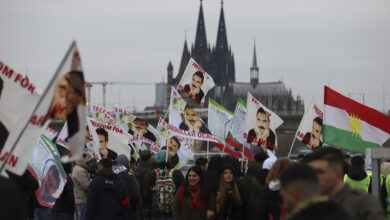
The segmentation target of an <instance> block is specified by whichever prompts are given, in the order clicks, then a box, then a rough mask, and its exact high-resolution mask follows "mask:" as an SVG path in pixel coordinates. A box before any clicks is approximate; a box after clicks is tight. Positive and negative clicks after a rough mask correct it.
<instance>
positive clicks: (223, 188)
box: [208, 165, 247, 219]
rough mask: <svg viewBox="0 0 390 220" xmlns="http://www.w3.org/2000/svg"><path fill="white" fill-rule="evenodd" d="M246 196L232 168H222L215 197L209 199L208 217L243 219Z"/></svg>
mask: <svg viewBox="0 0 390 220" xmlns="http://www.w3.org/2000/svg"><path fill="white" fill-rule="evenodd" d="M246 199H247V196H246V194H245V192H244V189H243V187H242V186H241V184H240V183H239V182H238V181H237V179H236V174H235V173H234V169H233V167H231V166H229V165H227V166H224V168H223V169H222V171H221V173H220V175H219V182H218V189H217V192H216V196H213V198H211V199H210V203H211V204H210V207H212V209H211V210H209V211H208V217H209V218H212V217H213V218H214V217H215V219H245V205H246Z"/></svg>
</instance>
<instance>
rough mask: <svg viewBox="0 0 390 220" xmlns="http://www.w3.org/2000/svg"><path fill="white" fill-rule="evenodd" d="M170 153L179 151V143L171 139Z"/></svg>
mask: <svg viewBox="0 0 390 220" xmlns="http://www.w3.org/2000/svg"><path fill="white" fill-rule="evenodd" d="M168 148H169V152H172V153H176V152H177V151H178V150H179V143H177V142H176V140H175V139H173V138H171V139H170V140H169V144H168Z"/></svg>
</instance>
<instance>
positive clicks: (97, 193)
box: [86, 158, 130, 220]
mask: <svg viewBox="0 0 390 220" xmlns="http://www.w3.org/2000/svg"><path fill="white" fill-rule="evenodd" d="M129 202H130V198H129V197H128V195H127V190H126V184H125V182H123V181H122V180H120V179H118V178H117V177H116V175H115V174H114V173H113V170H112V160H111V159H109V158H104V159H102V160H100V161H99V163H98V170H97V176H96V177H95V178H94V179H93V181H92V182H91V184H90V185H89V188H88V199H87V213H86V219H88V220H99V219H102V220H105V219H124V218H125V217H126V210H127V209H128V207H129Z"/></svg>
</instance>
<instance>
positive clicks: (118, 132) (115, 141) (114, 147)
mask: <svg viewBox="0 0 390 220" xmlns="http://www.w3.org/2000/svg"><path fill="white" fill-rule="evenodd" d="M88 128H89V132H90V133H91V136H92V140H93V143H94V145H93V146H94V151H95V152H99V153H96V154H97V155H98V157H99V159H100V158H111V159H113V160H115V158H116V157H117V156H118V155H120V154H124V155H125V156H126V157H127V158H128V159H130V155H131V147H130V146H129V141H130V139H131V137H132V136H131V135H130V134H129V133H127V132H126V131H124V130H123V129H121V128H119V127H115V126H112V125H108V124H104V123H101V122H98V121H96V120H94V119H92V118H88Z"/></svg>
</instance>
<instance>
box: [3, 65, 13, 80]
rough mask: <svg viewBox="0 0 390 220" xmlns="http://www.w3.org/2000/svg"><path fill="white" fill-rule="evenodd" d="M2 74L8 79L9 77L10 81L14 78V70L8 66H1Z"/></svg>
mask: <svg viewBox="0 0 390 220" xmlns="http://www.w3.org/2000/svg"><path fill="white" fill-rule="evenodd" d="M1 67H2V68H1V72H2V73H3V75H5V76H6V77H8V78H9V79H10V78H11V77H12V75H13V74H14V70H13V69H11V68H9V67H8V66H7V65H2V66H1Z"/></svg>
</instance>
